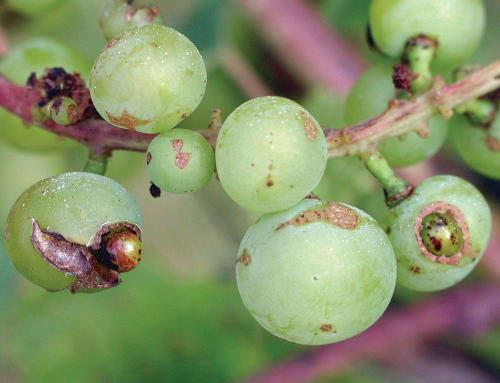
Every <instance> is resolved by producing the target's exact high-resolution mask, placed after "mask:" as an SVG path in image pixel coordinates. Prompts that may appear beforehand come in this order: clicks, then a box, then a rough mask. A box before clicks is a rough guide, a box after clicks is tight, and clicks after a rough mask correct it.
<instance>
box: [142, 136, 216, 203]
mask: <svg viewBox="0 0 500 383" xmlns="http://www.w3.org/2000/svg"><path fill="white" fill-rule="evenodd" d="M147 161H148V163H147V166H148V174H149V177H150V178H151V181H153V183H154V184H155V185H156V186H158V187H159V188H160V189H162V190H165V191H168V192H170V193H177V194H178V193H190V192H193V191H195V190H198V189H201V188H202V187H203V186H205V184H206V183H207V182H208V181H209V180H210V178H211V177H212V174H213V172H214V168H215V157H214V152H213V150H212V147H211V146H210V144H209V143H208V141H207V140H206V139H205V138H204V137H203V136H202V135H201V134H199V133H196V132H194V131H192V130H187V129H172V130H168V131H166V132H163V133H161V134H159V135H157V136H156V137H155V138H153V140H152V141H151V143H150V144H149V147H148V153H147Z"/></svg>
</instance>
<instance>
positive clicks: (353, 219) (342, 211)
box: [276, 201, 361, 230]
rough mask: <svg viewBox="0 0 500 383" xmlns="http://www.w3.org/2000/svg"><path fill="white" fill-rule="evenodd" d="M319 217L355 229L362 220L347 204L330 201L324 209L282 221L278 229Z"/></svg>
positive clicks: (301, 223) (299, 224) (303, 223)
mask: <svg viewBox="0 0 500 383" xmlns="http://www.w3.org/2000/svg"><path fill="white" fill-rule="evenodd" d="M318 219H321V220H325V221H327V222H329V223H331V224H332V225H335V226H340V227H342V228H344V229H355V228H356V226H358V223H359V222H360V221H361V220H360V218H359V217H358V215H357V214H356V213H355V212H354V210H352V209H350V208H348V207H347V206H344V205H341V204H339V203H335V202H331V201H330V202H328V203H327V204H326V207H325V208H324V209H322V210H309V211H306V212H304V213H300V214H299V215H298V216H296V217H295V218H293V219H292V220H290V221H288V222H284V223H282V224H281V225H280V226H279V227H278V228H277V229H276V230H280V229H283V228H285V227H287V226H290V225H293V226H301V225H305V224H307V223H309V222H313V221H316V220H318Z"/></svg>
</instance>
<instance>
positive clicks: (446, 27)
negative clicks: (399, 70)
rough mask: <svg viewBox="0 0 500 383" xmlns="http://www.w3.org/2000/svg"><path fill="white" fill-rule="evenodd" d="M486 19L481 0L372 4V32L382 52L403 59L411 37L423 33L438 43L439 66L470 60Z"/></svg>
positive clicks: (388, 0)
mask: <svg viewBox="0 0 500 383" xmlns="http://www.w3.org/2000/svg"><path fill="white" fill-rule="evenodd" d="M485 22H486V11H485V7H484V4H483V1H482V0H439V1H436V0H372V2H371V5H370V16H369V23H370V31H371V34H372V37H373V41H374V42H375V45H376V46H377V48H378V49H379V50H380V51H382V52H383V53H385V54H386V55H388V56H390V57H395V58H400V57H401V56H402V55H403V50H404V46H405V44H406V42H407V41H408V39H409V38H411V37H415V36H416V35H419V34H424V35H427V36H429V37H431V38H434V39H436V40H437V42H438V47H437V51H436V57H435V59H434V63H435V66H436V67H437V68H438V69H452V68H454V67H457V66H459V65H461V64H462V63H463V62H464V61H465V60H467V58H469V56H470V55H471V54H472V53H473V52H474V50H475V49H476V48H477V47H478V45H479V43H480V41H481V38H482V36H483V32H484V27H485Z"/></svg>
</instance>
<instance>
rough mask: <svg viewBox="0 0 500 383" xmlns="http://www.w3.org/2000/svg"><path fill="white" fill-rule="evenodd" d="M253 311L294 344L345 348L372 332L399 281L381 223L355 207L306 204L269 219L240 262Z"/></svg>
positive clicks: (255, 228)
mask: <svg viewBox="0 0 500 383" xmlns="http://www.w3.org/2000/svg"><path fill="white" fill-rule="evenodd" d="M236 278H237V283H238V289H239V292H240V295H241V298H242V299H243V303H244V304H245V306H246V308H247V309H248V311H249V312H250V313H251V314H252V316H253V317H254V318H255V319H256V320H257V321H258V322H259V323H260V324H261V325H262V326H263V327H264V328H265V329H266V330H268V331H269V332H271V333H272V334H274V335H276V336H278V337H280V338H283V339H286V340H288V341H291V342H295V343H300V344H307V345H319V344H327V343H334V342H338V341H341V340H344V339H347V338H350V337H352V336H354V335H356V334H359V333H360V332H362V331H363V330H365V329H366V328H368V327H369V326H371V325H372V324H373V323H374V322H375V321H376V320H377V319H378V318H379V317H380V316H381V315H382V313H383V312H384V311H385V309H386V308H387V306H388V304H389V302H390V300H391V298H392V294H393V291H394V286H395V283H396V262H395V258H394V251H393V249H392V246H391V243H390V241H389V239H388V238H387V236H386V235H385V233H384V232H383V230H382V229H381V228H380V226H379V225H378V224H377V222H376V221H375V220H374V219H373V218H371V217H370V216H369V215H368V214H366V213H365V212H363V211H361V210H359V209H357V208H355V207H351V206H349V205H345V204H340V203H334V202H328V201H321V200H317V199H305V200H302V201H301V202H299V203H298V204H297V205H295V206H293V207H291V208H289V209H287V210H284V211H280V212H277V213H270V214H264V215H263V216H261V217H260V218H259V219H258V220H257V221H256V222H255V223H254V224H253V225H252V226H251V227H250V228H249V229H248V231H247V233H246V234H245V236H244V237H243V240H242V242H241V245H240V247H239V250H238V259H237V262H236Z"/></svg>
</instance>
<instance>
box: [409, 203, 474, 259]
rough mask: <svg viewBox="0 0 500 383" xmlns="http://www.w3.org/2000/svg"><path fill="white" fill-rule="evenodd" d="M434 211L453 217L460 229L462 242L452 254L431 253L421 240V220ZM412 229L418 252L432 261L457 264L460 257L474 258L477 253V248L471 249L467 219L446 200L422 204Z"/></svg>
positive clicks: (434, 212) (422, 227)
mask: <svg viewBox="0 0 500 383" xmlns="http://www.w3.org/2000/svg"><path fill="white" fill-rule="evenodd" d="M436 213H437V214H441V215H443V216H445V217H449V218H451V219H453V220H454V221H455V222H456V224H457V226H458V229H459V230H460V231H461V234H462V240H463V243H462V246H461V247H460V249H459V250H458V251H457V252H456V253H455V254H453V255H448V256H447V255H436V254H433V253H432V252H431V251H429V250H428V249H427V248H426V246H425V244H424V242H423V239H422V235H421V232H422V230H423V229H424V226H423V224H422V221H423V220H424V219H425V218H426V217H427V216H429V215H431V214H436ZM413 230H414V233H415V239H416V241H417V245H418V248H419V249H420V252H421V253H422V255H423V256H424V257H426V258H427V259H429V260H431V261H433V262H437V263H442V264H446V265H452V266H456V265H458V264H459V262H460V260H461V259H462V258H464V257H467V256H468V257H470V258H471V259H474V258H475V257H476V256H477V254H478V253H479V249H477V250H475V251H472V244H471V239H470V234H469V228H468V226H467V221H466V220H465V217H464V215H463V214H462V212H461V211H460V209H459V208H457V207H456V206H453V205H450V204H448V203H446V202H441V201H436V202H432V203H430V204H428V205H426V206H424V207H423V208H422V210H420V213H419V214H418V216H417V218H416V219H415V222H414V223H413Z"/></svg>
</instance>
